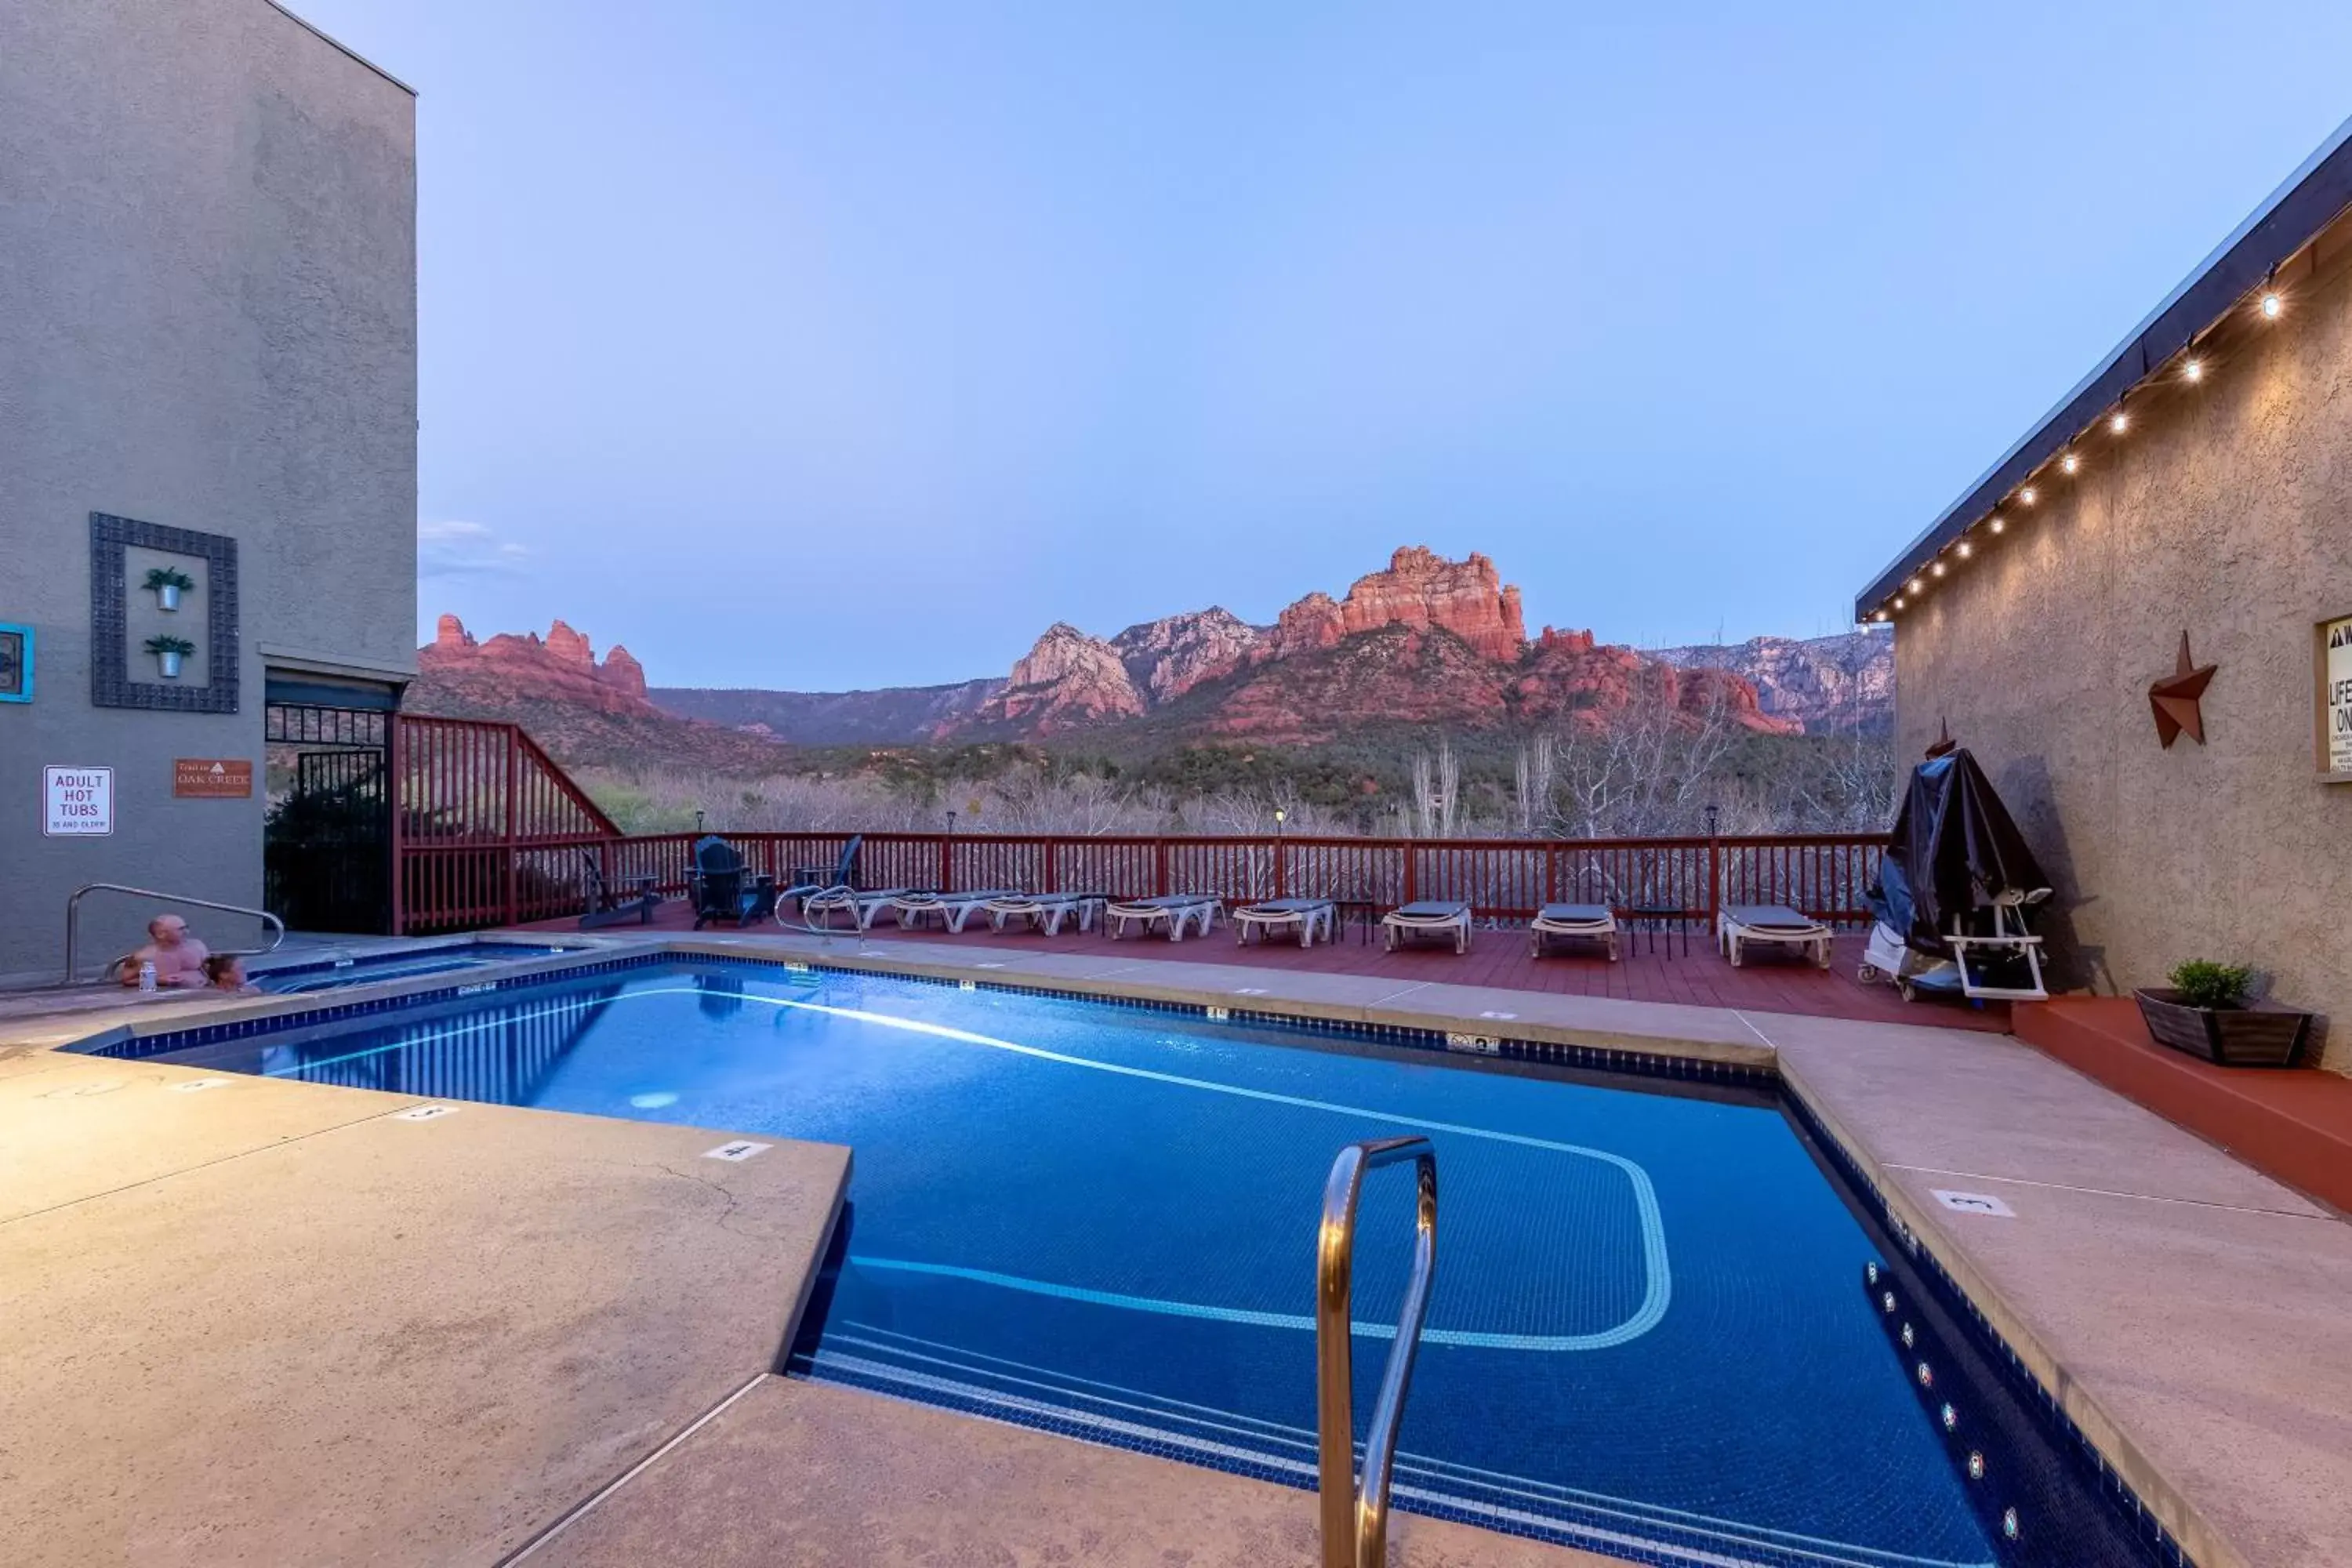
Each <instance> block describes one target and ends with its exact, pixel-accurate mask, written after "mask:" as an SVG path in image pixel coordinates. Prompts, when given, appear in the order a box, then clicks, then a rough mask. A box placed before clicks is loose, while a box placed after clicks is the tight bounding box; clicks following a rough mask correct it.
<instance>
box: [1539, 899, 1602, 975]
mask: <svg viewBox="0 0 2352 1568" xmlns="http://www.w3.org/2000/svg"><path fill="white" fill-rule="evenodd" d="M1548 940H1557V941H1560V942H1578V941H1582V942H1603V943H1606V944H1607V946H1608V948H1609V962H1610V963H1616V962H1617V917H1616V915H1615V914H1614V913H1612V911H1611V910H1610V908H1609V906H1608V905H1607V904H1546V905H1545V906H1544V907H1543V908H1542V909H1540V910H1537V911H1536V918H1535V919H1533V920H1531V921H1528V957H1529V958H1541V957H1542V956H1543V955H1544V948H1545V945H1546V943H1547V941H1548Z"/></svg>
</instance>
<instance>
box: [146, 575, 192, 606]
mask: <svg viewBox="0 0 2352 1568" xmlns="http://www.w3.org/2000/svg"><path fill="white" fill-rule="evenodd" d="M195 585H196V580H195V579H194V577H191V576H189V575H188V574H186V573H185V572H183V571H180V570H179V569H178V568H176V567H172V566H154V567H150V568H149V569H148V572H147V581H146V582H145V583H144V584H142V586H143V587H144V588H145V589H146V590H147V591H148V592H149V593H151V594H152V595H155V607H156V608H157V609H159V610H177V609H178V608H179V607H180V595H181V594H182V593H183V592H184V591H185V590H187V589H190V588H193V587H194V586H195Z"/></svg>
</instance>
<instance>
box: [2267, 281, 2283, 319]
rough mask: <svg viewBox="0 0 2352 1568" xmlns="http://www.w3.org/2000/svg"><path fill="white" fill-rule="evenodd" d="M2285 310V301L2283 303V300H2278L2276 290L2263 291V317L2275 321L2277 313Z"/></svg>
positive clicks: (2277, 317) (2277, 316)
mask: <svg viewBox="0 0 2352 1568" xmlns="http://www.w3.org/2000/svg"><path fill="white" fill-rule="evenodd" d="M2285 309H2286V301H2285V300H2282V299H2280V298H2279V297H2278V290H2277V289H2265V290H2264V291H2263V315H2265V316H2267V317H2269V318H2270V319H2271V320H2272V321H2277V320H2278V319H2279V312H2280V311H2281V310H2285Z"/></svg>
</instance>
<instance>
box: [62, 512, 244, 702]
mask: <svg viewBox="0 0 2352 1568" xmlns="http://www.w3.org/2000/svg"><path fill="white" fill-rule="evenodd" d="M134 557H135V561H134ZM134 564H135V565H136V566H137V567H138V568H139V576H140V577H141V579H142V580H141V581H140V582H136V583H134V582H133V580H132V578H133V572H132V567H133V565H134ZM167 580H168V581H172V582H173V584H174V586H175V589H176V590H177V591H175V592H174V593H173V595H171V597H170V602H169V603H166V602H165V601H164V596H163V595H162V594H161V593H150V592H147V591H146V590H148V589H152V588H155V587H157V586H158V585H159V584H161V583H163V582H164V581H167ZM178 584H186V586H185V587H184V588H181V587H178V586H177V585H178ZM134 630H135V631H137V632H138V633H139V634H140V636H139V637H135V638H134V637H133V635H132V634H133V632H134ZM149 633H152V634H154V635H152V636H148V635H146V634H149ZM134 643H135V644H136V646H137V647H138V648H140V649H141V650H143V651H142V653H141V654H140V655H139V657H138V659H137V661H136V663H135V667H134V658H133V653H132V649H133V646H134ZM238 651H239V648H238V641H237V620H236V540H234V539H231V538H229V537H228V536H227V535H226V534H225V533H199V532H197V531H195V530H194V529H192V528H170V527H166V526H165V525H164V524H163V523H160V522H142V521H139V520H138V519H136V518H130V517H115V516H113V515H111V514H110V513H108V512H102V511H94V512H91V513H90V514H89V700H90V703H91V705H92V706H94V707H99V708H147V709H155V710H162V711H165V712H173V713H234V712H236V710H237V700H236V686H237V666H238V663H239V658H238ZM166 654H169V655H170V656H171V657H168V658H165V657H162V656H164V655H166ZM150 656H155V657H150Z"/></svg>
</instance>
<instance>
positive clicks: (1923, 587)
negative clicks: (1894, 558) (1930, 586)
mask: <svg viewBox="0 0 2352 1568" xmlns="http://www.w3.org/2000/svg"><path fill="white" fill-rule="evenodd" d="M1908 586H1909V587H1910V589H1911V591H1912V592H1913V593H1915V594H1919V593H1925V592H1926V591H1927V584H1925V583H1922V582H1921V581H1919V579H1918V578H1916V577H1914V578H1912V579H1911V581H1910V583H1909V584H1908Z"/></svg>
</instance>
